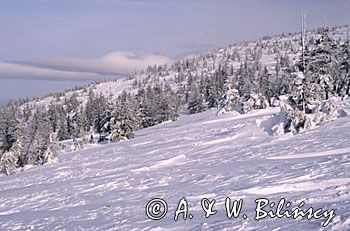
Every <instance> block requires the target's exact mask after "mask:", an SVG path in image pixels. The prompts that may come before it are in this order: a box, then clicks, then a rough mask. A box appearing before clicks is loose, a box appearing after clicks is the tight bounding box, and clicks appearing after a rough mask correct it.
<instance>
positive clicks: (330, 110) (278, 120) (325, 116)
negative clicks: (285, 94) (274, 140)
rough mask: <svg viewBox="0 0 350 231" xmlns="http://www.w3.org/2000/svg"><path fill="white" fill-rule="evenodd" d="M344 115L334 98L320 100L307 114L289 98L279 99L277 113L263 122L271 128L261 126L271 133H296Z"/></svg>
mask: <svg viewBox="0 0 350 231" xmlns="http://www.w3.org/2000/svg"><path fill="white" fill-rule="evenodd" d="M344 116H346V112H345V111H344V110H342V109H338V106H337V101H336V99H334V98H332V99H329V100H325V101H322V102H321V103H320V104H319V105H318V106H315V108H313V110H312V113H309V114H306V113H305V112H304V111H301V110H299V109H298V108H297V107H296V105H295V104H293V101H292V100H291V99H290V98H289V99H287V100H282V101H281V103H280V112H279V114H277V115H274V116H273V117H272V118H270V120H271V122H270V123H267V122H265V124H270V126H271V128H266V125H265V126H263V127H264V130H266V131H267V132H268V133H269V134H272V135H281V134H286V133H292V134H297V133H299V132H301V131H303V130H309V129H312V128H315V127H316V126H318V125H320V124H321V123H324V122H327V121H331V120H335V119H337V118H339V117H344ZM261 124H262V123H261Z"/></svg>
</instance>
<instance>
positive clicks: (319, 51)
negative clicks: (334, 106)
mask: <svg viewBox="0 0 350 231" xmlns="http://www.w3.org/2000/svg"><path fill="white" fill-rule="evenodd" d="M334 49H335V44H334V41H333V39H332V38H331V37H330V36H329V28H328V27H325V28H323V29H322V32H321V35H320V37H319V38H318V39H317V40H316V44H315V48H314V50H313V51H312V52H311V54H310V57H309V64H308V70H309V73H310V77H311V79H312V80H311V82H312V83H314V84H315V88H314V91H316V93H317V94H316V95H317V99H318V100H327V99H329V97H330V94H331V93H332V91H333V81H334V79H333V76H332V62H333V50H334Z"/></svg>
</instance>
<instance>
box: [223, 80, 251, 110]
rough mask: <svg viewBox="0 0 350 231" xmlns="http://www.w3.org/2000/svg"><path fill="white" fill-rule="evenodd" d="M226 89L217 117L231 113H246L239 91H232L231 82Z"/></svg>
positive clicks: (227, 83) (226, 85) (227, 82)
mask: <svg viewBox="0 0 350 231" xmlns="http://www.w3.org/2000/svg"><path fill="white" fill-rule="evenodd" d="M225 89H226V92H225V94H223V95H222V97H221V99H220V101H219V106H218V112H217V116H220V115H224V114H226V113H228V112H231V111H237V112H239V113H244V110H243V104H242V103H241V101H240V98H239V93H238V90H237V89H235V88H233V89H231V85H230V84H229V81H226V83H225Z"/></svg>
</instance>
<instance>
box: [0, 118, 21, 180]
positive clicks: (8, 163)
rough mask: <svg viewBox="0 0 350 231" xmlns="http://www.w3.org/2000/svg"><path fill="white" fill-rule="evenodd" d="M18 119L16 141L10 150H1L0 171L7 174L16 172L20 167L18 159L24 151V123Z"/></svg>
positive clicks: (15, 132) (15, 133) (15, 131)
mask: <svg viewBox="0 0 350 231" xmlns="http://www.w3.org/2000/svg"><path fill="white" fill-rule="evenodd" d="M16 121H17V123H16V125H15V130H14V137H15V140H16V141H15V142H14V143H12V145H11V147H10V148H9V149H8V150H3V151H1V150H0V172H3V173H5V174H6V175H12V174H14V173H16V169H17V168H18V160H19V157H20V155H21V153H22V152H23V146H24V137H23V136H24V131H23V124H22V123H21V121H20V120H19V119H16ZM1 152H2V153H1Z"/></svg>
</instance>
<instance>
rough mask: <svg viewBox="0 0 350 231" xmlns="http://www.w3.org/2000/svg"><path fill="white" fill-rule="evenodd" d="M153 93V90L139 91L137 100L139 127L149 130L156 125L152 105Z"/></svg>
mask: <svg viewBox="0 0 350 231" xmlns="http://www.w3.org/2000/svg"><path fill="white" fill-rule="evenodd" d="M152 93H153V90H152V89H151V88H148V90H147V91H146V90H145V89H139V90H138V93H137V96H136V100H137V109H136V116H137V118H138V127H140V128H147V127H150V126H153V125H154V124H155V121H154V118H153V110H152V105H151V99H150V94H152Z"/></svg>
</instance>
